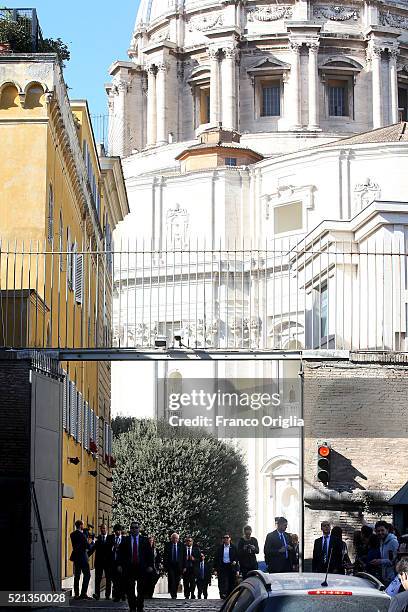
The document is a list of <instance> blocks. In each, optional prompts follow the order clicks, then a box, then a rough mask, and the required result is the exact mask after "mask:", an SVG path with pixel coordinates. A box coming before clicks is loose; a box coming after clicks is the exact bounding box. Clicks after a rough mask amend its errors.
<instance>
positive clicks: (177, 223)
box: [166, 204, 189, 249]
mask: <svg viewBox="0 0 408 612" xmlns="http://www.w3.org/2000/svg"><path fill="white" fill-rule="evenodd" d="M166 221H167V243H168V244H169V245H171V246H172V247H173V248H180V249H181V248H184V247H186V246H187V242H188V241H187V237H188V227H189V215H188V213H187V210H186V209H185V208H180V204H176V206H175V208H170V209H169V210H168V211H167V220H166Z"/></svg>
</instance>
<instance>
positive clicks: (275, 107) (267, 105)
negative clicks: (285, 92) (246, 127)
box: [261, 83, 281, 117]
mask: <svg viewBox="0 0 408 612" xmlns="http://www.w3.org/2000/svg"><path fill="white" fill-rule="evenodd" d="M280 95H281V89H280V84H279V83H277V84H276V85H272V84H268V85H262V108H261V117H279V116H280V114H281V108H280V105H281V101H280Z"/></svg>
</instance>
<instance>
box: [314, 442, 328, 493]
mask: <svg viewBox="0 0 408 612" xmlns="http://www.w3.org/2000/svg"><path fill="white" fill-rule="evenodd" d="M330 454H331V448H330V446H329V445H328V444H320V445H319V446H318V448H317V480H320V482H322V483H323V484H325V485H327V484H328V483H329V480H330V459H331V457H330Z"/></svg>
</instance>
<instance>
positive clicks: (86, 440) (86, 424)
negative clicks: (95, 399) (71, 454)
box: [84, 402, 89, 450]
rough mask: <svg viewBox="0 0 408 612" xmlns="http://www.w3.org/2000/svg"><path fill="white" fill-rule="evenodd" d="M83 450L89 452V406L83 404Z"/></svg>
mask: <svg viewBox="0 0 408 612" xmlns="http://www.w3.org/2000/svg"><path fill="white" fill-rule="evenodd" d="M84 448H85V449H86V450H89V404H88V402H84Z"/></svg>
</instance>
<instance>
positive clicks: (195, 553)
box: [183, 536, 200, 599]
mask: <svg viewBox="0 0 408 612" xmlns="http://www.w3.org/2000/svg"><path fill="white" fill-rule="evenodd" d="M199 561H200V549H199V548H198V546H196V545H195V544H194V541H193V538H192V537H191V536H187V537H186V539H185V545H184V550H183V584H184V597H185V598H186V599H189V598H190V597H191V599H195V594H194V591H195V586H196V578H197V568H198V564H199Z"/></svg>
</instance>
